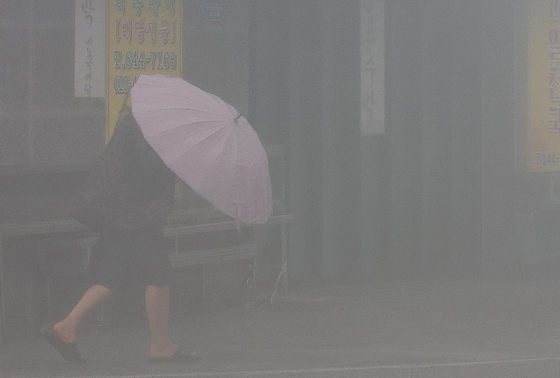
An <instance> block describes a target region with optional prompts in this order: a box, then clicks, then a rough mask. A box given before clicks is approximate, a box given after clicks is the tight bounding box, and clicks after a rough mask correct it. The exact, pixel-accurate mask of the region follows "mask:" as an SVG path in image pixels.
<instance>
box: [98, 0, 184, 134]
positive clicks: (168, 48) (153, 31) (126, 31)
mask: <svg viewBox="0 0 560 378" xmlns="http://www.w3.org/2000/svg"><path fill="white" fill-rule="evenodd" d="M182 4H183V1H182V0H108V4H107V55H106V57H107V76H106V77H107V84H106V88H107V96H106V99H107V140H109V138H110V136H111V135H112V133H113V130H114V128H115V124H116V122H117V120H118V118H119V111H120V109H121V107H122V105H123V103H124V101H125V100H126V99H127V95H128V92H129V91H130V88H132V86H133V85H134V83H135V82H136V79H137V78H138V76H139V75H155V74H163V75H169V76H179V77H180V76H181V71H182V67H181V63H182V49H181V46H182V35H183V34H182V30H183V28H182V19H183V18H182Z"/></svg>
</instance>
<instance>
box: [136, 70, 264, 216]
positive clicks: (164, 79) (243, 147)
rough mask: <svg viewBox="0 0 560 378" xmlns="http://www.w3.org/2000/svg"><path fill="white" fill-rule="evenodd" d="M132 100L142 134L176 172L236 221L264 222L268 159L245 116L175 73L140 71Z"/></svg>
mask: <svg viewBox="0 0 560 378" xmlns="http://www.w3.org/2000/svg"><path fill="white" fill-rule="evenodd" d="M131 98H132V114H133V115H134V118H136V121H137V122H138V125H140V128H141V129H142V133H143V134H144V137H145V138H146V140H147V141H148V143H149V144H150V145H151V146H152V147H153V148H154V150H155V151H156V152H157V153H158V154H159V156H160V157H161V158H162V160H163V161H164V162H165V164H166V165H167V166H168V167H169V168H170V169H171V170H173V172H175V174H177V176H179V177H180V178H181V179H182V180H183V181H184V182H186V183H187V184H188V185H189V186H190V187H191V188H192V189H193V190H194V191H195V192H197V193H198V194H199V195H201V196H202V197H204V198H205V199H206V200H208V201H209V202H210V203H212V204H213V205H214V206H215V207H216V208H217V209H218V210H220V211H222V212H223V213H225V214H227V215H229V216H231V217H233V218H235V219H237V220H238V221H240V222H243V223H264V222H266V220H267V219H268V217H269V216H270V214H271V213H272V190H271V185H270V174H269V171H268V159H267V157H266V153H265V150H264V148H263V146H262V144H261V142H260V140H259V137H258V136H257V133H256V132H255V130H253V128H252V127H251V125H249V122H247V120H246V119H245V117H243V116H241V114H240V113H239V112H238V111H237V110H235V108H234V107H233V106H231V105H229V104H227V103H226V102H224V101H223V100H222V99H220V98H219V97H217V96H214V95H212V94H210V93H207V92H204V91H203V90H201V89H200V88H197V87H195V86H194V85H192V84H190V83H188V82H186V81H185V80H183V79H181V78H179V77H170V76H164V75H142V76H140V77H139V78H138V81H137V82H136V84H135V85H134V87H133V88H132V90H131Z"/></svg>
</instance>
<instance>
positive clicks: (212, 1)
mask: <svg viewBox="0 0 560 378" xmlns="http://www.w3.org/2000/svg"><path fill="white" fill-rule="evenodd" d="M199 1H200V6H201V7H202V11H203V12H204V16H205V17H206V20H207V21H222V20H223V19H224V14H225V13H226V11H227V9H228V8H229V0H199Z"/></svg>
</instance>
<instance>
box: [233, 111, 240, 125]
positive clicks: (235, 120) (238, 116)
mask: <svg viewBox="0 0 560 378" xmlns="http://www.w3.org/2000/svg"><path fill="white" fill-rule="evenodd" d="M239 118H241V113H239V114H238V115H237V117H236V118H235V119H234V120H233V122H235V123H237V120H238V119H239Z"/></svg>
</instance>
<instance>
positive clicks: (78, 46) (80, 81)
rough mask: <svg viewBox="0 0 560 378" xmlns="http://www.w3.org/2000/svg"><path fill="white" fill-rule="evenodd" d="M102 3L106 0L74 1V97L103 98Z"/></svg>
mask: <svg viewBox="0 0 560 378" xmlns="http://www.w3.org/2000/svg"><path fill="white" fill-rule="evenodd" d="M106 3H107V2H106V0H76V4H75V8H76V9H75V27H76V30H75V57H74V59H75V62H74V96H75V97H105V17H106V15H105V8H106Z"/></svg>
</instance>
